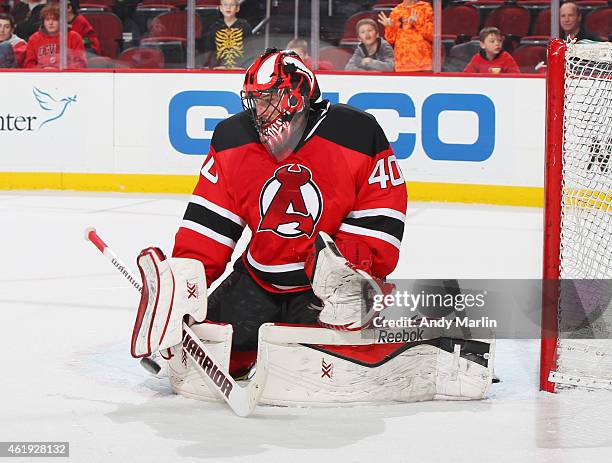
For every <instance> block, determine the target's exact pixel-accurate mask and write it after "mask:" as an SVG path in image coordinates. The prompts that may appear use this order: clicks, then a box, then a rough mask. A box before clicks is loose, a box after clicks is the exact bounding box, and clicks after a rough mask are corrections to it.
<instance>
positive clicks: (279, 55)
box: [241, 48, 320, 160]
mask: <svg viewBox="0 0 612 463" xmlns="http://www.w3.org/2000/svg"><path fill="white" fill-rule="evenodd" d="M319 96H320V91H319V86H318V84H317V80H316V77H315V75H314V73H313V72H312V71H311V70H310V69H309V68H308V66H306V65H305V64H304V62H303V61H302V60H301V59H300V57H299V56H298V55H297V53H295V52H293V51H290V50H283V51H278V50H276V49H274V48H270V49H268V50H266V51H265V52H264V54H263V55H261V56H260V57H259V58H257V60H255V62H254V63H253V64H252V65H251V66H250V67H249V69H248V70H247V72H246V75H245V77H244V86H243V91H242V94H241V97H242V106H243V107H244V109H245V110H247V111H249V112H250V114H251V117H252V118H253V123H254V124H255V128H256V129H257V132H258V133H259V138H260V140H261V142H262V144H263V145H264V146H265V147H266V149H267V150H268V151H269V152H270V153H271V154H272V155H273V156H274V157H275V158H277V159H279V160H282V159H284V158H285V157H287V156H288V155H289V154H291V152H292V151H293V149H295V147H296V146H297V144H298V143H299V141H300V139H301V138H302V135H303V133H304V130H305V128H306V124H307V122H308V110H309V108H310V101H315V100H317V99H318V98H319Z"/></svg>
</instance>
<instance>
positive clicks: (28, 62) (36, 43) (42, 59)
mask: <svg viewBox="0 0 612 463" xmlns="http://www.w3.org/2000/svg"><path fill="white" fill-rule="evenodd" d="M40 15H41V18H42V20H43V22H42V26H41V28H40V30H39V31H38V32H36V33H34V34H32V36H31V37H30V40H28V45H27V48H26V58H25V64H24V67H26V68H43V69H58V68H59V60H60V59H59V58H60V57H59V7H58V6H57V5H56V4H50V5H47V6H45V7H44V8H43V9H42V11H41V13H40ZM84 67H87V59H86V56H85V47H84V46H83V39H82V38H81V36H80V35H79V34H78V33H77V32H74V31H70V30H69V31H68V68H71V69H76V68H84Z"/></svg>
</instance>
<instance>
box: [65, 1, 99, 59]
mask: <svg viewBox="0 0 612 463" xmlns="http://www.w3.org/2000/svg"><path fill="white" fill-rule="evenodd" d="M79 7H80V2H79V0H70V1H69V3H68V10H67V11H66V16H67V19H68V24H69V25H70V29H72V30H73V31H74V32H77V33H78V34H79V35H80V36H81V37H82V38H83V45H84V46H85V50H87V51H88V52H89V53H95V54H96V55H99V54H101V48H100V40H99V39H98V36H97V35H96V33H95V31H94V28H93V26H92V25H91V24H90V22H89V21H87V18H85V16H83V15H82V14H80V13H79Z"/></svg>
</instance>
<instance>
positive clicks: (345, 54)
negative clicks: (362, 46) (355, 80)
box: [319, 47, 353, 71]
mask: <svg viewBox="0 0 612 463" xmlns="http://www.w3.org/2000/svg"><path fill="white" fill-rule="evenodd" d="M351 56H353V50H351V49H349V48H344V47H323V48H321V50H319V61H329V62H330V63H332V65H333V67H334V69H335V70H338V71H343V70H344V67H345V66H346V63H348V61H349V60H350V59H351Z"/></svg>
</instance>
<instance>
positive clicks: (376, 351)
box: [258, 324, 493, 407]
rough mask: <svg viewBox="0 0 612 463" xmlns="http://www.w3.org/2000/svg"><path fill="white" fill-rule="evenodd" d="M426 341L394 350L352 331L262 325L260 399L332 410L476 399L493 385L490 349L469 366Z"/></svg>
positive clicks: (462, 353)
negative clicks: (262, 384) (263, 371)
mask: <svg viewBox="0 0 612 463" xmlns="http://www.w3.org/2000/svg"><path fill="white" fill-rule="evenodd" d="M430 341H431V344H426V343H423V344H412V345H406V344H395V347H394V346H392V345H389V344H387V345H381V344H371V340H367V339H363V337H362V336H361V335H360V334H359V333H355V332H339V331H335V330H329V329H325V328H306V327H291V326H275V325H270V324H268V325H264V326H262V328H261V330H260V341H259V342H260V352H259V358H258V362H259V363H260V364H261V363H262V362H265V365H259V368H265V369H266V370H267V372H268V373H267V380H266V383H265V388H264V391H263V394H262V398H261V402H262V403H267V404H271V405H284V406H291V405H306V406H322V407H330V406H331V407H337V406H351V405H356V404H374V403H376V404H384V403H392V402H417V401H425V400H474V399H482V398H483V397H484V396H485V394H486V392H487V390H488V387H489V385H490V384H491V380H492V372H493V362H492V361H493V349H492V348H488V347H487V346H486V345H485V343H481V342H479V343H478V344H479V346H480V347H479V348H480V349H481V350H483V351H488V355H487V359H486V360H487V361H484V362H482V361H481V362H475V361H473V360H470V359H469V357H470V355H469V354H468V355H467V357H468V358H466V352H465V350H464V351H460V350H459V349H458V348H455V350H454V351H453V352H448V349H447V345H446V344H448V343H446V344H445V345H444V348H441V347H437V345H440V346H441V345H442V343H441V342H439V340H430ZM406 346H409V348H406ZM464 346H465V344H464ZM394 348H395V349H396V351H395V353H393V352H390V351H389V349H394ZM402 349H403V350H402ZM398 352H399V353H398ZM377 359H378V360H377Z"/></svg>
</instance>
